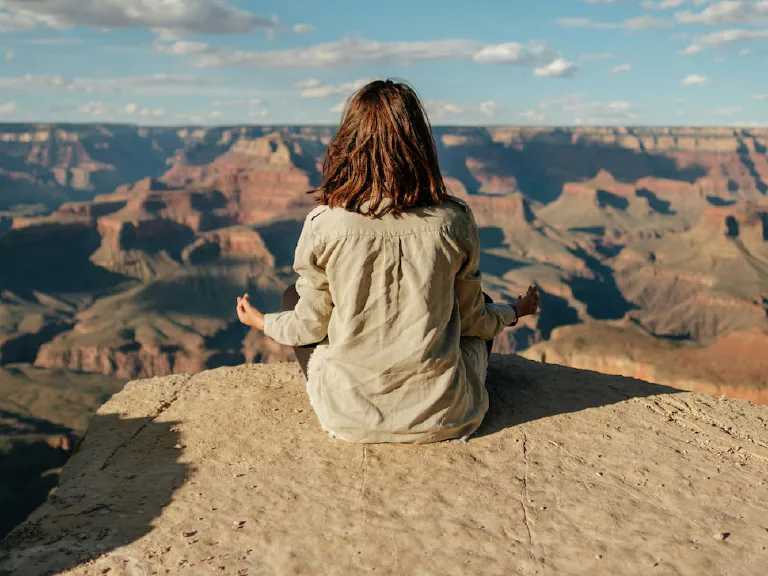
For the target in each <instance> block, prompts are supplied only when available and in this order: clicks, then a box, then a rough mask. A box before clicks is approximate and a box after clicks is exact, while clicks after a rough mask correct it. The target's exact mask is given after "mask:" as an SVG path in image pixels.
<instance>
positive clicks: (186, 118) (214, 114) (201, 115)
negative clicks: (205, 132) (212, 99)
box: [175, 110, 223, 124]
mask: <svg viewBox="0 0 768 576" xmlns="http://www.w3.org/2000/svg"><path fill="white" fill-rule="evenodd" d="M222 115H223V114H222V112H221V111H220V110H204V111H197V112H192V113H189V114H176V116H175V118H176V119H177V120H181V121H183V122H188V123H190V124H212V123H213V122H215V121H216V119H218V118H221V117H222Z"/></svg>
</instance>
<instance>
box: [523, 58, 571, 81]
mask: <svg viewBox="0 0 768 576" xmlns="http://www.w3.org/2000/svg"><path fill="white" fill-rule="evenodd" d="M578 69H579V66H578V65H577V64H575V63H573V62H569V61H568V60H565V59H564V58H558V59H557V60H553V61H552V62H550V63H549V64H547V65H546V66H542V67H540V68H536V69H534V71H533V75H534V76H539V77H549V78H570V77H571V76H573V75H574V74H575V73H576V71H577V70H578Z"/></svg>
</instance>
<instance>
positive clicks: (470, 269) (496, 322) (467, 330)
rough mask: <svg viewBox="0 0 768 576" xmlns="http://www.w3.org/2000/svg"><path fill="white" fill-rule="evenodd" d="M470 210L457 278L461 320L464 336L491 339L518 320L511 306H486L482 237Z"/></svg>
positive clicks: (456, 287) (457, 295)
mask: <svg viewBox="0 0 768 576" xmlns="http://www.w3.org/2000/svg"><path fill="white" fill-rule="evenodd" d="M466 210H467V216H468V218H467V237H466V250H467V254H466V257H465V260H464V264H463V265H462V267H461V269H460V270H459V273H458V274H457V275H456V284H455V290H456V297H457V298H458V302H459V315H460V317H461V335H462V336H469V337H476V338H481V339H483V340H491V339H493V338H495V337H496V336H497V335H498V334H499V333H500V332H501V331H502V330H504V328H505V327H507V326H508V325H509V324H511V323H512V322H514V321H515V310H514V308H513V307H512V306H510V305H509V304H486V302H485V297H484V296H483V289H482V274H481V272H480V268H479V266H480V236H479V234H478V231H477V224H476V223H475V218H474V216H473V215H472V211H471V210H470V209H469V207H467V208H466Z"/></svg>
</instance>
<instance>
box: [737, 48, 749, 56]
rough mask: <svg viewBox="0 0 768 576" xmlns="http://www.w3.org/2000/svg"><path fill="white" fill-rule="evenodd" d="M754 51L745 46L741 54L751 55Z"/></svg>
mask: <svg viewBox="0 0 768 576" xmlns="http://www.w3.org/2000/svg"><path fill="white" fill-rule="evenodd" d="M751 53H752V51H751V50H750V49H749V48H743V49H742V50H741V51H740V52H739V56H749V55H750V54H751Z"/></svg>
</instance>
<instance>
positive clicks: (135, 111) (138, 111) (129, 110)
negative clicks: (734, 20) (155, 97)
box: [123, 104, 165, 118]
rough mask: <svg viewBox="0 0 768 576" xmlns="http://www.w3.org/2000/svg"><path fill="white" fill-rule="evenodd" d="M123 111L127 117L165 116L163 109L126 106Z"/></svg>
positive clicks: (135, 105)
mask: <svg viewBox="0 0 768 576" xmlns="http://www.w3.org/2000/svg"><path fill="white" fill-rule="evenodd" d="M123 111H124V112H125V113H126V114H128V115H129V116H137V117H139V118H162V117H163V116H165V109H163V108H146V107H143V108H142V107H140V106H139V105H137V104H127V105H126V106H125V108H123Z"/></svg>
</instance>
